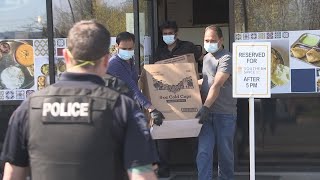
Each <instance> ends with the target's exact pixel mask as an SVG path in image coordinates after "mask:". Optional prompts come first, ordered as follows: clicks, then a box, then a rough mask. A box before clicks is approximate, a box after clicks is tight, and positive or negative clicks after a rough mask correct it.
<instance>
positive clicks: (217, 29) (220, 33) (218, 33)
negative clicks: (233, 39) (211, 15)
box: [204, 25, 223, 38]
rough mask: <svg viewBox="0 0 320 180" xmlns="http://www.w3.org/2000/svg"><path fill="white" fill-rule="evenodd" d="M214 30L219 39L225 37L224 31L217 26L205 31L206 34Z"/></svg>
mask: <svg viewBox="0 0 320 180" xmlns="http://www.w3.org/2000/svg"><path fill="white" fill-rule="evenodd" d="M209 29H210V30H212V31H215V32H216V33H217V35H218V37H219V38H222V37H223V35H222V30H221V28H220V27H219V26H216V25H210V26H208V27H206V29H205V30H204V32H207V31H208V30H209Z"/></svg>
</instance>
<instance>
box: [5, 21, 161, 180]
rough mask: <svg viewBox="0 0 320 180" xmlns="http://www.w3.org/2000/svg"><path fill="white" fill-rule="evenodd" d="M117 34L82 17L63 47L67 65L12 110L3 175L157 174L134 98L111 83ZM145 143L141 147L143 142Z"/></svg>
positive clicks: (76, 179)
mask: <svg viewBox="0 0 320 180" xmlns="http://www.w3.org/2000/svg"><path fill="white" fill-rule="evenodd" d="M109 45H110V33H109V32H108V30H107V29H106V28H105V27H103V26H102V25H101V24H99V23H96V22H94V21H81V22H78V23H76V24H75V25H74V26H73V27H72V29H71V30H70V31H69V35H68V49H65V50H64V52H63V55H64V58H65V61H66V65H67V72H66V73H64V74H62V76H61V79H60V81H59V82H57V83H56V84H53V85H51V86H49V87H47V88H45V89H43V90H41V91H38V92H36V93H34V94H33V95H32V96H31V97H30V98H28V99H27V100H26V101H24V102H23V103H22V104H21V105H20V106H19V107H18V109H17V110H16V111H15V112H14V113H13V115H12V117H11V119H10V121H9V127H8V130H7V134H6V139H5V143H4V148H3V153H2V159H3V160H4V162H6V163H5V170H4V179H6V180H7V179H25V176H26V173H27V169H28V167H30V168H31V174H32V179H33V180H44V179H45V180H57V179H59V180H88V179H99V180H100V179H101V180H103V179H105V180H122V179H127V178H128V177H129V178H130V179H148V180H150V179H151V180H152V179H156V177H155V175H154V173H153V170H152V163H153V162H155V157H154V154H155V153H154V152H153V147H152V139H151V136H150V134H149V130H148V128H147V126H146V119H145V116H144V115H143V113H141V111H140V110H139V108H138V107H137V106H136V104H135V102H134V101H133V100H132V99H131V98H129V97H128V96H125V95H123V94H121V93H119V92H117V91H114V90H112V89H110V88H108V87H106V86H105V82H104V81H103V79H102V76H104V74H105V72H106V68H107V65H108V59H109V52H108V49H109ZM137 147H139V148H137Z"/></svg>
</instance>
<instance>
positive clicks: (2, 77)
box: [0, 38, 66, 101]
mask: <svg viewBox="0 0 320 180" xmlns="http://www.w3.org/2000/svg"><path fill="white" fill-rule="evenodd" d="M54 47H55V48H54V52H55V69H56V75H57V76H56V79H58V77H59V75H60V73H61V72H64V71H65V63H64V59H63V55H62V50H63V49H64V48H65V47H66V39H65V38H59V39H54ZM48 54H49V53H48V40H47V39H28V40H23V39H21V40H20V39H13V40H7V39H6V40H0V101H10V100H24V99H26V98H27V97H28V96H29V95H30V94H32V93H33V92H35V91H37V90H40V89H42V88H44V87H46V86H47V85H49V57H48Z"/></svg>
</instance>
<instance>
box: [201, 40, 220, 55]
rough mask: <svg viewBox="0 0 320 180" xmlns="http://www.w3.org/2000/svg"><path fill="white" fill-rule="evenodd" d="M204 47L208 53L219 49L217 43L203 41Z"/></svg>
mask: <svg viewBox="0 0 320 180" xmlns="http://www.w3.org/2000/svg"><path fill="white" fill-rule="evenodd" d="M203 47H204V49H205V50H206V51H207V52H209V53H215V52H217V51H218V50H219V47H218V43H206V42H205V43H204V45H203Z"/></svg>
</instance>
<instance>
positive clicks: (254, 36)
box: [250, 33, 258, 39]
mask: <svg viewBox="0 0 320 180" xmlns="http://www.w3.org/2000/svg"><path fill="white" fill-rule="evenodd" d="M250 38H251V39H257V38H258V35H257V33H251V35H250Z"/></svg>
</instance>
